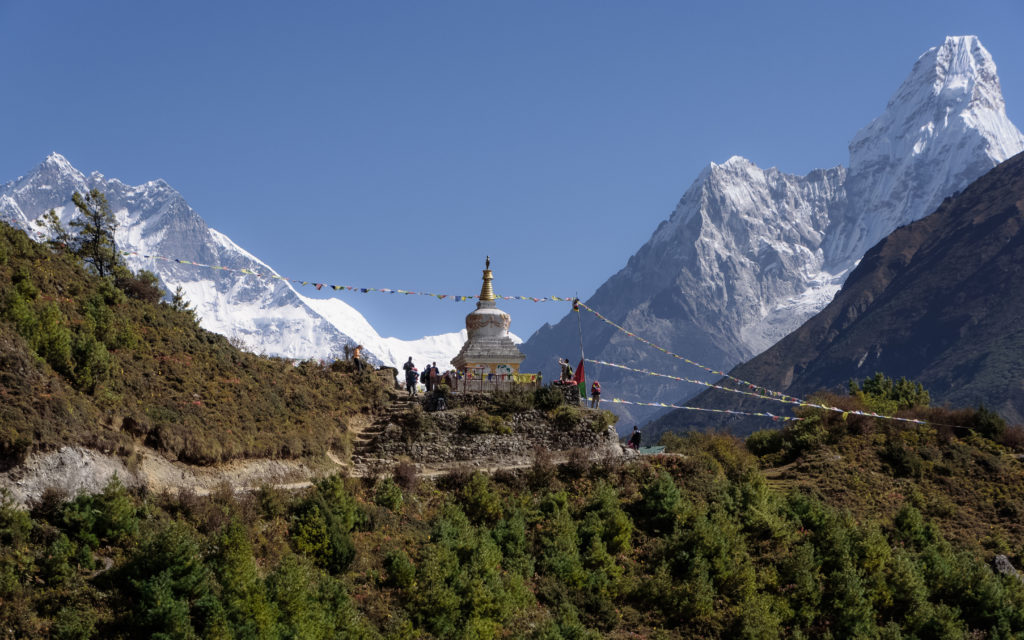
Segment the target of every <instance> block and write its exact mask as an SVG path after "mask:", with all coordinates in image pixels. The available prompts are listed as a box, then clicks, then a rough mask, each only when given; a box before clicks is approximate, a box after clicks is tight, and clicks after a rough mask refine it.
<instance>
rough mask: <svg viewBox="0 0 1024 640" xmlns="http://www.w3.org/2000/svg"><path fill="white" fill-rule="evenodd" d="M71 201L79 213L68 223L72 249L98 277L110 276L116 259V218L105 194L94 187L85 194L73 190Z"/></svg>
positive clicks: (116, 262) (116, 263)
mask: <svg viewBox="0 0 1024 640" xmlns="http://www.w3.org/2000/svg"><path fill="white" fill-rule="evenodd" d="M71 201H72V202H74V203H75V206H76V207H77V208H78V210H79V212H81V214H82V215H81V217H80V218H77V219H75V220H72V221H71V222H70V223H69V225H68V226H70V227H71V228H72V229H74V230H75V235H74V237H73V243H72V250H73V251H74V253H76V254H77V255H79V256H80V257H81V258H82V259H83V260H84V261H85V263H86V264H89V265H92V267H93V269H95V270H96V273H97V274H98V275H99V276H101V277H105V276H108V275H112V274H113V273H114V269H115V267H117V265H118V264H119V263H120V258H119V256H118V254H117V247H116V245H115V244H114V231H115V230H116V229H117V220H115V219H114V214H112V213H111V212H110V205H109V204H108V203H107V197H106V196H105V195H103V193H102V192H100V191H99V190H98V189H91V190H90V191H89V193H88V195H86V196H82V194H80V193H78V192H77V191H76V192H75V193H74V194H73V195H72V196H71Z"/></svg>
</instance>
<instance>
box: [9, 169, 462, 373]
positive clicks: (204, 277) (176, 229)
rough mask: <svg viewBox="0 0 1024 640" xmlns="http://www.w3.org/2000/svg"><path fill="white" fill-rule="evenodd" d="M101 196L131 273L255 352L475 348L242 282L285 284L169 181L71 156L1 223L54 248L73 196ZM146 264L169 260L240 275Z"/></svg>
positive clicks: (454, 336)
mask: <svg viewBox="0 0 1024 640" xmlns="http://www.w3.org/2000/svg"><path fill="white" fill-rule="evenodd" d="M93 188H95V189H98V190H100V191H101V192H103V193H104V195H105V196H106V197H107V200H108V202H109V203H110V207H111V211H112V212H113V213H114V215H115V217H116V218H117V221H118V229H117V233H116V238H115V240H116V242H117V246H118V249H120V250H121V251H126V252H130V255H127V256H126V257H125V259H126V261H127V263H128V266H129V267H130V268H131V269H132V270H136V271H137V270H139V269H147V270H149V271H152V272H153V273H155V274H156V275H157V276H158V278H159V279H160V284H161V286H162V287H163V288H164V289H165V290H166V291H168V292H169V293H173V292H174V291H175V290H176V289H177V288H178V287H179V286H180V287H181V288H182V291H183V293H184V295H185V298H186V300H188V301H189V302H190V303H191V304H192V305H193V306H194V307H195V309H196V311H197V314H198V316H199V317H200V320H201V323H202V325H203V327H204V328H206V329H209V330H210V331H214V332H216V333H220V334H221V335H225V336H227V337H229V338H231V339H233V340H235V341H236V342H237V343H239V344H241V345H244V346H245V347H246V348H247V349H248V350H250V351H252V352H254V353H263V354H267V355H272V356H279V357H284V358H289V359H295V360H304V359H309V358H316V359H327V360H331V359H336V358H341V357H343V355H344V351H345V347H346V346H349V347H351V346H355V345H356V344H357V343H358V344H362V345H364V346H365V347H366V356H367V359H368V360H369V361H370V362H371V363H374V364H387V365H390V366H398V365H399V363H401V362H404V361H405V359H406V358H407V357H408V356H409V355H413V357H414V359H415V361H416V362H426V361H437V362H447V360H448V359H450V358H451V355H452V354H454V353H457V352H458V349H459V347H461V346H462V343H463V342H464V341H465V335H464V334H465V332H464V331H463V332H461V333H460V332H453V333H450V334H445V335H442V336H428V337H425V338H423V339H421V340H415V341H408V340H400V339H397V338H386V337H382V336H380V335H379V334H378V333H377V332H376V331H375V330H374V328H373V327H372V326H371V325H370V323H369V322H367V321H366V319H365V318H364V317H363V316H362V315H361V314H360V313H359V312H358V311H357V310H356V309H355V308H353V307H352V306H351V305H349V304H347V303H346V302H344V301H342V300H340V299H337V298H335V299H329V300H320V299H315V298H310V297H307V296H303V295H302V294H300V293H299V292H298V291H296V289H295V287H294V286H292V284H291V283H290V282H289V281H287V280H284V279H279V278H272V277H262V278H260V277H255V276H243V275H240V274H238V273H237V271H238V270H241V269H247V270H250V271H255V272H258V273H262V274H271V275H278V274H277V273H276V272H275V271H274V270H273V269H272V268H271V267H270V266H269V265H267V264H266V263H265V262H263V261H262V260H260V259H259V258H257V257H256V256H254V255H252V254H251V253H249V252H248V251H246V250H245V249H243V248H242V247H240V246H238V245H237V244H235V243H234V242H233V241H232V240H231V239H230V238H229V237H228V236H227V235H225V234H224V233H222V232H220V231H218V230H216V229H213V228H211V227H209V226H208V225H207V224H206V222H205V221H204V220H203V219H202V217H200V216H199V214H198V213H196V212H195V211H194V210H193V209H192V208H191V207H190V206H189V205H188V203H187V202H186V201H185V199H184V197H182V195H181V194H180V193H178V192H177V191H176V190H175V189H173V188H172V187H171V186H170V185H168V184H167V183H166V182H165V181H163V180H152V181H150V182H146V183H145V184H141V185H136V186H131V185H126V184H124V183H123V182H121V181H120V180H117V179H115V178H106V177H105V176H103V175H102V174H100V173H97V172H94V173H92V174H90V175H89V176H86V175H84V174H83V173H82V172H81V171H79V170H78V169H76V168H75V167H74V166H72V165H71V163H70V162H68V160H67V159H66V158H64V157H63V156H62V155H60V154H58V153H52V154H50V156H49V157H47V158H46V159H45V160H44V161H43V162H42V164H40V165H39V166H38V167H36V168H35V169H33V170H32V171H31V172H29V173H28V174H26V175H25V176H22V177H20V178H18V179H16V180H13V181H11V182H9V183H7V184H6V185H3V186H0V220H3V221H4V222H7V223H8V224H11V225H12V226H14V227H16V228H20V229H22V230H24V231H26V232H28V233H29V234H30V235H31V236H32V237H34V238H36V239H44V238H45V237H46V235H45V233H44V230H42V229H41V228H40V227H39V226H38V225H36V224H35V221H36V220H37V219H38V218H39V217H40V216H42V215H43V214H45V213H46V212H47V211H49V210H50V209H54V210H56V211H57V213H58V215H59V216H60V218H61V221H62V223H64V224H65V225H67V223H68V222H69V221H70V220H71V219H72V217H74V216H75V215H77V212H76V209H75V207H74V205H73V204H72V203H71V194H72V193H73V192H75V191H78V192H80V193H86V192H88V191H89V190H90V189H93ZM136 254H137V255H136ZM144 256H165V257H170V258H174V259H180V260H182V261H188V262H198V263H201V264H208V265H214V266H218V267H226V268H227V269H230V270H234V271H235V272H229V271H217V270H210V269H201V268H197V267H195V266H192V265H189V264H183V263H179V262H175V261H173V260H172V261H168V260H158V259H153V258H146V257H144Z"/></svg>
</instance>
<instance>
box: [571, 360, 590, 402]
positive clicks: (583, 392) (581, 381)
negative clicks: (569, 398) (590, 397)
mask: <svg viewBox="0 0 1024 640" xmlns="http://www.w3.org/2000/svg"><path fill="white" fill-rule="evenodd" d="M586 380H587V378H586V376H584V375H583V361H582V360H580V363H579V364H578V365H576V373H574V374H573V375H572V381H573V382H575V383H576V386H577V387H579V389H580V397H581V398H586V397H587V382H586Z"/></svg>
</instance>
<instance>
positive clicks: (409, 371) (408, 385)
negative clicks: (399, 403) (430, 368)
mask: <svg viewBox="0 0 1024 640" xmlns="http://www.w3.org/2000/svg"><path fill="white" fill-rule="evenodd" d="M402 369H404V370H405V390H406V391H408V392H409V395H411V396H414V395H416V379H417V378H418V377H419V375H418V374H417V373H416V365H414V364H413V363H412V356H409V360H407V361H406V363H405V364H403V365H402Z"/></svg>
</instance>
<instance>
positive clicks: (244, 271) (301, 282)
mask: <svg viewBox="0 0 1024 640" xmlns="http://www.w3.org/2000/svg"><path fill="white" fill-rule="evenodd" d="M121 255H124V256H135V257H138V258H144V259H147V260H162V261H164V262H175V263H177V264H187V265H189V266H193V267H201V268H204V269H213V270H216V271H231V272H234V273H241V274H243V275H247V276H256V277H257V278H270V279H274V280H283V281H286V282H291V283H294V284H297V285H300V286H312V287H313V288H315V289H316V290H317V291H320V290H322V289H323V288H324V287H330V289H331V290H333V291H354V292H359V293H391V294H394V293H400V294H403V295H407V296H410V295H416V296H430V297H432V298H437V299H438V300H446V299H451V300H453V301H455V302H465V301H466V300H476V299H478V298H479V297H480V296H479V295H475V296H460V295H452V294H448V293H429V292H426V291H406V290H405V289H390V288H386V287H379V288H378V287H356V286H350V285H341V284H326V283H323V282H314V281H312V280H295V279H292V278H286V277H284V276H280V275H277V274H276V273H260V272H259V271H254V270H253V269H232V268H230V267H222V266H219V265H211V264H203V263H201V262H193V261H191V260H185V259H183V258H169V257H167V256H157V255H147V254H142V253H139V252H137V251H122V252H121ZM495 298H497V299H498V300H531V301H533V302H572V301H573V300H574V298H573V297H572V296H546V297H533V296H495Z"/></svg>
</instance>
